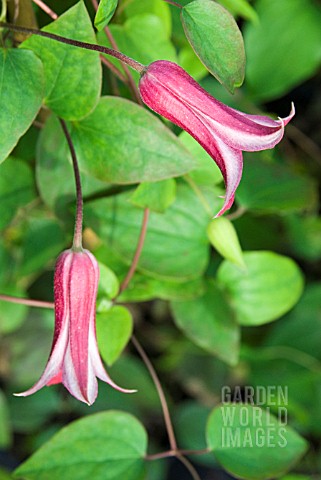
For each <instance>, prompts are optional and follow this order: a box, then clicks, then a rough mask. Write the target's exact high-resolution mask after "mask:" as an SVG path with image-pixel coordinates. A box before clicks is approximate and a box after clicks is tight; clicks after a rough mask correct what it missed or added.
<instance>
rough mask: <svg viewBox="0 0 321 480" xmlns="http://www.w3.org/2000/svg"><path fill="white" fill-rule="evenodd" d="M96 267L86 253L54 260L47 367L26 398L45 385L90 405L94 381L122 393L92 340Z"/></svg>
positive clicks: (65, 254)
mask: <svg viewBox="0 0 321 480" xmlns="http://www.w3.org/2000/svg"><path fill="white" fill-rule="evenodd" d="M98 280H99V267H98V263H97V261H96V259H95V257H94V256H93V255H92V254H91V253H90V252H89V251H88V250H82V251H73V250H66V251H64V252H62V253H61V255H60V256H59V257H58V260H57V263H56V270H55V278H54V296H55V332H54V338H53V343H52V348H51V353H50V356H49V360H48V363H47V366H46V368H45V370H44V372H43V374H42V376H41V378H40V380H38V382H37V383H36V384H35V385H34V386H33V387H31V388H30V389H29V390H27V391H25V392H22V393H18V394H16V395H18V396H27V395H31V394H32V393H35V392H37V391H38V390H40V389H41V388H42V387H44V386H45V385H48V386H49V385H53V384H55V383H61V382H62V383H63V385H64V386H65V387H66V388H67V390H69V392H70V393H71V394H72V395H73V396H74V397H76V398H77V399H78V400H80V401H82V402H85V403H87V404H88V405H91V404H92V403H93V402H94V401H95V399H96V397H97V392H98V386H97V379H96V377H98V378H100V379H101V380H103V381H104V382H107V383H109V385H111V386H112V387H114V388H116V389H117V390H120V391H122V392H125V393H132V392H134V391H135V390H125V389H123V388H120V387H118V386H117V385H116V384H115V383H114V382H113V381H112V380H111V378H110V377H109V375H108V374H107V372H106V371H105V368H104V366H103V364H102V361H101V358H100V355H99V352H98V346H97V339H96V327H95V319H96V296H97V288H98Z"/></svg>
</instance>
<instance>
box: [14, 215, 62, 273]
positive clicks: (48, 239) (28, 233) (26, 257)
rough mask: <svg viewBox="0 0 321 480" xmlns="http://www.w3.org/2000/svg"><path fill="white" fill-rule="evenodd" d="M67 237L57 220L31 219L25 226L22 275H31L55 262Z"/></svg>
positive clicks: (20, 271) (20, 270)
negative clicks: (50, 262)
mask: <svg viewBox="0 0 321 480" xmlns="http://www.w3.org/2000/svg"><path fill="white" fill-rule="evenodd" d="M65 241H66V240H65V235H64V232H63V231H62V228H61V226H60V225H59V223H58V222H57V220H56V219H52V218H46V217H44V218H41V217H39V218H38V217H36V216H35V217H29V218H28V222H27V223H26V224H25V226H24V238H23V240H22V258H21V264H20V266H19V267H20V268H19V274H20V275H29V274H30V273H34V272H36V271H37V270H38V269H40V268H44V267H45V266H46V264H47V263H48V262H49V261H54V260H55V258H56V257H57V256H58V254H59V253H60V252H61V250H62V249H63V248H64V246H65Z"/></svg>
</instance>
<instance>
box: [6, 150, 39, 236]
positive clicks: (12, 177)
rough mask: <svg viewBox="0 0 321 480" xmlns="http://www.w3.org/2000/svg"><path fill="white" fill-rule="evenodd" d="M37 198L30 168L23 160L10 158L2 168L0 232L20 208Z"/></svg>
mask: <svg viewBox="0 0 321 480" xmlns="http://www.w3.org/2000/svg"><path fill="white" fill-rule="evenodd" d="M35 196H36V191H35V185H34V180H33V175H32V171H31V169H30V167H29V166H28V165H27V164H26V163H25V162H22V161H21V160H17V159H15V158H10V159H8V161H7V162H6V163H4V164H3V165H1V166H0V230H1V229H2V228H4V227H6V226H7V225H8V223H10V221H11V220H12V218H13V217H14V216H15V214H16V212H17V210H18V209H19V207H24V206H25V205H26V204H27V203H29V202H30V201H31V200H32V199H34V198H35Z"/></svg>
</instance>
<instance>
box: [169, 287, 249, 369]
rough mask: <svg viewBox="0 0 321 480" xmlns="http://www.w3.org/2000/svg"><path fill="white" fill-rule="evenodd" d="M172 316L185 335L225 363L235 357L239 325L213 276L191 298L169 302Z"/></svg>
mask: <svg viewBox="0 0 321 480" xmlns="http://www.w3.org/2000/svg"><path fill="white" fill-rule="evenodd" d="M171 307H172V312H173V315H174V320H175V323H176V324H177V326H178V327H179V328H180V329H181V330H182V331H183V332H184V333H185V334H186V336H187V337H188V338H189V339H190V340H192V342H194V343H196V345H198V346H200V347H202V348H204V349H205V350H207V351H208V352H210V353H213V354H214V355H217V356H218V357H219V358H220V359H221V360H223V361H225V362H226V363H228V364H229V365H235V364H236V363H237V361H238V354H239V342H240V329H239V327H238V325H237V324H236V323H235V322H234V319H233V313H232V311H231V309H230V307H229V305H228V303H227V302H226V301H225V299H224V297H223V295H222V293H221V292H220V290H219V289H218V288H217V287H216V285H215V283H214V281H213V280H210V281H208V283H207V290H206V292H205V294H204V295H203V296H201V297H199V298H196V299H195V300H190V301H187V302H172V303H171Z"/></svg>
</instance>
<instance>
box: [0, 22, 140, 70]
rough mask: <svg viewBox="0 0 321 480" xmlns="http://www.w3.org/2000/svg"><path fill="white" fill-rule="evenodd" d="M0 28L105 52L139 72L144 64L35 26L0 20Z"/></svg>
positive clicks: (116, 52)
mask: <svg viewBox="0 0 321 480" xmlns="http://www.w3.org/2000/svg"><path fill="white" fill-rule="evenodd" d="M0 28H8V29H9V30H12V31H14V32H21V33H26V34H27V35H38V36H39V37H44V38H48V39H50V40H55V41H56V42H60V43H65V44H66V45H72V46H73V47H79V48H84V49H85V50H93V51H95V52H100V53H105V54H106V55H110V56H112V57H115V58H117V59H118V60H120V61H121V62H124V63H126V64H127V65H129V66H130V67H131V68H133V69H134V70H136V71H137V72H139V73H141V72H143V70H144V69H145V66H144V65H142V64H141V63H139V62H137V61H136V60H134V59H133V58H130V57H128V56H127V55H124V54H123V53H121V52H118V51H116V50H114V49H113V48H108V47H103V46H102V45H97V44H95V43H87V42H81V41H79V40H72V39H71V38H66V37H62V36H61V35H56V34H54V33H50V32H44V31H42V30H37V29H35V28H27V27H20V26H19V25H12V24H11V23H5V22H0Z"/></svg>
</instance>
